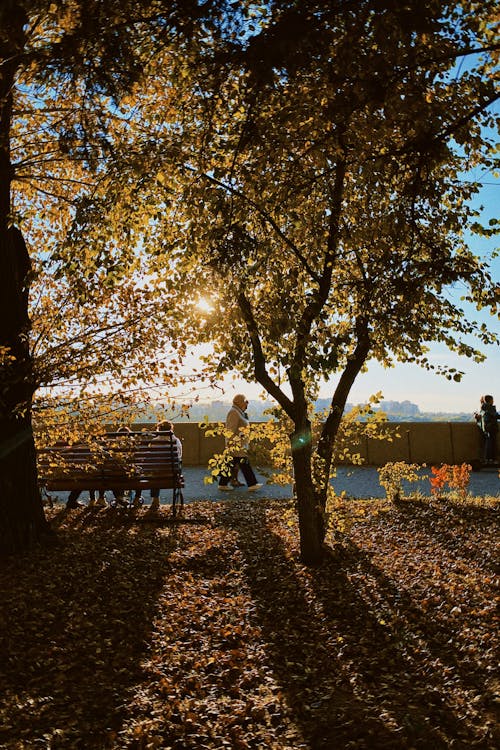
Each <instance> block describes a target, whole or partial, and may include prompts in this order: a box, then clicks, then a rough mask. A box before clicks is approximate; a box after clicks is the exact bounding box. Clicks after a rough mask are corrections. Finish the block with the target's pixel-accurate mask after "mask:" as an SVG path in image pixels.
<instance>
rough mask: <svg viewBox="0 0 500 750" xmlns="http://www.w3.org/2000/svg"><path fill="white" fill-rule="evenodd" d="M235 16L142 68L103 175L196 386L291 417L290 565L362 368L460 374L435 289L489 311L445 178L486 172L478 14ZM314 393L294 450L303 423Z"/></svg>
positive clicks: (454, 335) (489, 26)
mask: <svg viewBox="0 0 500 750" xmlns="http://www.w3.org/2000/svg"><path fill="white" fill-rule="evenodd" d="M237 6H238V7H237V11H238V12H237V13H236V14H235V15H234V16H233V17H232V18H231V21H230V22H229V21H228V19H227V18H226V19H225V21H224V22H223V23H222V24H221V25H220V26H219V34H218V35H207V38H205V39H201V40H199V43H198V44H196V45H192V44H186V45H185V46H180V47H179V49H178V50H172V49H169V50H163V51H161V52H159V53H158V54H157V55H155V56H154V57H153V58H152V59H151V60H150V61H149V64H148V65H147V66H145V68H144V76H143V78H141V82H140V84H139V88H138V89H137V90H136V96H135V97H134V99H133V104H131V105H130V108H129V113H128V114H129V118H128V121H127V124H128V129H127V131H126V132H125V131H123V132H121V133H120V139H119V143H118V146H117V152H118V151H119V150H120V149H121V152H122V158H121V159H118V162H117V163H116V164H118V165H119V166H116V164H115V167H114V171H113V172H110V173H109V174H108V177H107V179H108V180H109V185H113V184H114V185H119V186H120V190H121V191H124V192H122V197H123V198H124V202H125V204H126V205H127V207H128V209H129V210H131V211H133V213H134V215H135V217H136V221H141V222H142V225H143V232H142V235H141V236H142V242H143V248H144V251H145V254H146V255H147V258H148V263H149V269H150V272H151V273H152V274H154V275H155V276H156V277H157V278H158V279H159V280H161V288H162V296H163V299H164V300H165V301H166V302H167V304H168V308H169V310H170V311H171V312H172V313H173V314H175V317H176V318H177V319H179V320H182V335H183V338H184V340H187V341H193V342H200V341H205V342H211V343H212V346H213V351H212V353H211V354H210V356H209V357H207V365H208V366H209V367H210V369H211V370H212V371H213V372H215V373H216V374H222V373H224V372H226V371H228V370H231V369H236V370H237V371H238V372H240V373H241V374H242V375H243V376H244V377H246V378H247V379H255V380H257V381H258V382H259V383H260V384H261V385H262V386H263V387H264V388H265V389H266V391H267V392H268V393H269V394H270V395H271V396H273V397H274V398H275V399H276V401H277V402H278V404H279V405H280V406H281V407H282V409H283V410H284V412H285V413H286V414H287V415H288V417H289V418H290V419H291V420H292V422H293V424H294V435H293V436H292V452H293V454H294V460H295V470H296V482H297V492H298V507H299V517H300V518H301V533H303V535H304V544H303V547H302V553H303V555H304V558H305V559H308V560H309V561H311V560H313V559H317V558H318V557H319V556H320V549H319V545H320V544H321V540H322V535H323V530H322V529H323V526H322V524H323V522H322V511H323V510H324V508H325V504H326V497H327V488H328V478H329V472H330V464H331V457H332V449H333V444H334V441H335V436H336V433H337V430H338V426H339V422H340V419H341V415H342V412H343V408H344V406H345V402H346V399H347V396H348V394H349V390H350V388H351V386H352V384H353V382H354V380H355V378H356V376H357V375H358V373H359V372H360V371H361V370H362V369H363V368H364V367H365V366H366V363H367V362H368V361H369V360H370V359H373V358H374V359H377V360H378V361H380V362H381V363H383V364H384V365H390V363H391V362H393V361H394V360H399V361H403V362H404V361H406V362H407V361H412V362H417V363H419V364H421V365H422V366H424V367H427V368H431V367H433V365H432V364H431V363H430V362H429V360H428V359H427V357H426V354H427V351H428V345H429V343H430V342H432V341H439V342H443V343H445V344H446V345H447V346H448V347H449V348H450V349H452V350H454V351H457V352H458V353H460V354H463V355H465V356H469V357H474V358H476V359H477V360H478V361H480V360H481V357H482V355H481V353H480V351H479V349H478V348H477V346H474V345H473V344H471V339H470V336H471V335H475V336H476V337H477V340H478V344H479V346H480V344H481V342H482V343H486V342H491V340H492V332H491V331H488V330H487V328H486V326H485V325H484V324H479V323H475V322H474V321H473V320H471V319H469V317H468V316H465V314H464V311H463V309H462V306H461V304H460V303H459V302H457V298H456V296H452V295H451V294H450V290H451V289H453V288H455V287H456V286H457V285H460V286H461V288H462V289H463V298H464V299H466V300H468V301H470V302H472V303H473V304H475V305H476V306H477V307H478V308H484V307H487V308H489V309H490V310H491V312H492V313H495V312H496V305H497V303H498V286H497V284H496V283H495V281H494V280H493V279H492V277H491V274H490V272H489V268H488V263H487V260H485V259H484V258H481V257H479V255H478V254H477V253H475V252H474V248H473V246H472V243H471V242H470V241H469V240H468V239H467V235H466V232H467V231H470V230H471V229H472V228H474V226H475V228H476V229H477V228H478V225H477V219H478V216H477V214H476V212H475V211H474V210H473V208H472V207H471V202H470V200H471V198H472V197H473V196H474V195H475V194H476V193H477V191H478V188H479V185H478V183H477V182H474V181H473V180H469V179H468V178H467V177H464V175H467V173H468V172H469V171H470V169H471V168H473V167H478V166H481V167H482V168H483V169H484V170H490V169H493V168H494V165H495V163H496V153H495V147H496V142H497V132H498V116H497V115H495V114H494V109H493V107H492V105H493V104H494V103H495V102H496V101H497V100H498V97H499V92H498V49H499V45H498V43H497V42H496V37H495V30H496V29H497V27H498V21H497V18H496V9H495V4H494V3H492V2H485V3H481V4H478V3H475V2H465V1H464V2H455V3H452V4H449V3H444V2H438V3H432V4H430V3H426V4H424V5H423V6H422V4H421V3H419V2H410V3H405V4H404V6H402V5H401V4H400V3H392V2H378V1H375V0H367V1H366V2H361V3H360V2H356V3H350V2H341V3H329V4H324V3H318V2H309V1H307V2H300V3H296V2H275V3H268V4H265V5H263V6H259V7H258V8H257V7H256V6H254V5H253V4H251V3H248V4H247V3H244V2H242V3H238V4H237ZM104 184H106V185H107V183H106V181H104ZM115 190H116V188H115ZM106 191H107V194H109V192H108V191H109V188H108V186H106ZM102 206H103V204H101V206H100V208H98V209H97V210H98V211H100V212H101V216H102V214H103V212H104V210H105V209H103V207H102ZM99 225H100V222H99ZM82 227H83V225H82ZM82 227H80V231H81V229H82ZM111 233H112V230H111ZM199 298H206V299H208V300H210V304H211V306H212V311H211V312H208V313H207V314H205V315H204V316H201V315H200V310H199V309H198V308H197V307H196V305H194V304H192V303H193V302H195V301H196V300H197V299H199ZM493 338H494V337H493ZM494 340H496V339H494ZM441 371H442V372H443V374H445V375H446V376H447V377H451V378H456V379H458V378H460V373H459V372H457V371H456V370H453V369H452V370H447V369H446V368H445V367H443V368H442V370H441ZM332 376H334V377H335V378H336V385H335V387H334V388H333V391H332V402H331V409H330V413H329V414H328V416H327V418H326V421H325V425H324V428H323V431H322V434H321V437H320V439H319V441H318V444H317V445H314V446H313V445H312V444H311V440H312V437H311V429H310V410H309V406H310V403H311V399H312V398H313V397H314V395H315V394H316V392H317V388H318V384H319V382H320V379H321V378H325V379H328V378H330V377H332ZM314 454H315V455H316V456H317V457H319V458H320V459H321V461H320V462H319V463H318V462H316V463H315V466H316V469H315V470H314V472H313V470H312V458H313V455H314ZM318 466H319V467H320V468H319V469H318ZM307 528H309V532H307V531H306V529H307ZM311 529H312V530H311ZM306 536H307V537H308V539H309V541H305V538H306ZM311 540H312V541H311Z"/></svg>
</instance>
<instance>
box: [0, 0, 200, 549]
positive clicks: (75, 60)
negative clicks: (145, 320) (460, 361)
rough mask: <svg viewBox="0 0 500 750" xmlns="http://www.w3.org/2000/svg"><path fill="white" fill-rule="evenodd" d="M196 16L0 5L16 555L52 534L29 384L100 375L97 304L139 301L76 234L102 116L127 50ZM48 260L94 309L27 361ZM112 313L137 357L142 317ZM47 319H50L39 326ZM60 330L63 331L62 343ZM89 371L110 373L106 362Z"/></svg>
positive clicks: (92, 181)
mask: <svg viewBox="0 0 500 750" xmlns="http://www.w3.org/2000/svg"><path fill="white" fill-rule="evenodd" d="M202 19H203V8H201V9H200V8H199V7H198V3H196V2H195V0H193V2H177V0H165V2H159V3H158V2H155V1H152V2H151V3H148V2H142V1H140V0H123V1H122V0H120V1H119V2H118V0H69V2H68V1H67V0H55V2H53V1H51V0H29V2H28V0H5V2H3V3H2V6H1V8H0V278H1V279H2V284H3V294H2V315H1V316H0V321H1V322H0V551H2V552H11V551H15V550H19V549H24V548H26V547H28V546H30V545H31V544H32V543H33V542H34V541H36V540H37V539H39V538H40V537H41V536H43V534H44V533H45V531H46V530H47V527H46V523H45V519H44V515H43V510H42V504H41V500H40V496H39V492H38V487H37V475H36V461H35V459H36V456H35V447H34V441H33V429H32V402H33V396H34V393H35V391H36V389H37V388H39V387H40V385H44V384H47V382H48V380H47V372H48V371H49V369H50V371H51V375H50V377H49V380H50V378H52V381H51V382H54V381H58V379H60V378H61V377H62V375H63V373H66V376H68V373H70V375H71V377H72V378H73V380H75V379H78V378H79V377H80V379H81V378H82V377H83V379H84V380H88V374H89V372H92V370H91V368H94V370H93V372H94V373H95V372H96V370H95V368H96V357H97V353H96V343H97V342H98V341H99V339H101V344H102V337H103V335H104V331H105V328H104V327H103V326H102V324H101V322H100V321H98V320H96V317H97V312H98V309H102V308H100V305H99V304H98V302H99V303H101V302H102V303H104V304H107V305H108V310H109V303H110V302H112V303H113V302H116V303H117V304H118V300H120V299H121V301H120V305H121V306H122V307H123V304H124V302H125V301H126V299H127V293H126V292H127V291H129V292H130V294H129V295H128V302H129V304H131V303H134V304H135V301H136V298H137V297H138V294H137V289H135V291H131V290H133V285H132V284H130V285H128V286H127V287H126V284H125V282H124V279H125V277H126V274H125V272H124V262H125V261H124V260H123V259H122V263H121V266H120V264H119V263H116V262H115V259H114V257H113V252H112V248H111V249H110V248H106V251H105V253H104V256H103V255H102V252H101V251H102V246H99V245H98V244H97V245H96V246H94V247H92V248H90V247H88V244H89V243H87V245H85V241H84V240H83V241H82V238H79V239H80V242H79V244H77V243H75V241H74V238H72V237H71V234H70V233H69V232H70V227H71V222H72V220H73V219H74V217H75V211H76V206H77V200H78V201H79V209H80V210H81V209H82V205H83V204H84V202H85V196H87V198H88V195H89V193H90V192H91V191H92V190H93V189H94V188H95V185H96V183H98V180H99V173H100V169H101V168H102V164H103V163H104V161H105V158H106V156H107V155H109V143H108V140H107V137H106V131H107V127H108V121H109V120H110V119H112V117H113V114H114V113H115V112H116V111H117V107H118V103H119V101H120V99H121V97H122V96H124V95H125V93H126V92H127V91H129V90H130V89H131V87H132V86H133V84H134V82H135V81H137V79H138V77H139V74H140V72H141V69H142V68H141V64H140V62H139V60H138V58H137V56H136V52H135V51H136V48H140V49H141V50H142V51H143V52H144V53H147V54H151V53H152V51H153V50H155V49H156V48H161V47H165V46H168V45H169V44H171V40H172V38H173V37H174V36H175V35H177V34H183V33H184V34H191V33H192V29H193V26H195V25H196V23H197V22H198V21H200V22H201V20H202ZM21 229H22V231H21ZM66 235H67V236H66ZM72 240H73V241H72ZM82 246H83V251H82ZM77 248H79V250H80V254H79V255H77V253H76V249H77ZM85 250H86V251H87V252H85ZM77 258H78V259H79V261H80V266H78V264H77V262H76V260H77ZM97 259H99V260H97ZM129 261H130V259H129ZM130 262H132V261H130ZM44 264H45V265H44ZM51 264H52V265H51ZM54 264H55V265H56V266H58V269H57V271H56V275H55V277H54V278H55V279H56V280H59V282H60V286H61V287H62V286H63V278H66V279H68V280H70V279H71V283H70V284H69V287H71V290H72V293H73V294H74V296H75V298H74V301H73V310H76V309H79V310H80V312H81V310H82V309H84V305H85V303H88V301H89V299H90V300H91V302H90V305H91V306H92V307H93V309H88V308H87V312H88V315H87V319H86V322H87V323H88V326H87V328H86V327H85V324H84V323H85V321H84V320H81V319H80V320H79V319H78V318H75V317H73V318H72V319H70V320H68V319H66V320H64V319H63V317H62V315H61V313H62V310H61V309H60V310H59V317H57V316H56V318H55V319H57V320H58V322H59V326H58V328H57V329H56V330H54V329H52V330H50V331H48V333H49V334H50V335H49V337H47V336H46V337H45V338H44V342H45V343H44V348H43V350H42V351H41V352H40V353H39V355H38V354H37V355H36V356H37V359H36V360H35V359H34V352H33V350H32V349H31V348H30V345H31V344H33V345H34V346H35V347H38V348H39V347H40V346H41V342H42V339H41V338H40V337H39V333H40V328H37V329H35V330H33V331H30V328H31V322H30V317H29V314H28V305H29V296H30V285H31V281H32V279H33V278H34V277H33V274H36V275H37V281H38V282H40V279H41V276H40V269H42V271H43V268H44V267H45V269H47V268H50V270H52V271H53V269H54ZM82 272H83V273H82ZM46 278H47V277H46ZM103 279H104V281H105V282H106V283H104V286H103ZM99 284H101V289H100V291H101V292H104V293H106V292H107V293H108V296H109V297H110V298H112V299H110V300H109V299H108V301H107V302H106V299H105V298H104V297H105V294H104V295H101V296H100V298H99V300H97V299H96V298H95V296H94V297H93V298H92V297H90V291H91V290H92V286H93V287H94V291H95V288H96V285H99ZM118 286H120V287H122V288H121V289H118ZM69 287H68V288H69ZM125 287H126V289H125ZM54 289H55V290H56V293H57V294H59V299H61V298H62V296H63V292H64V290H63V289H62V288H59V289H58V287H57V285H56V287H54ZM32 291H33V290H32ZM134 295H135V297H134ZM144 298H147V295H142V299H143V300H144ZM41 299H42V302H43V303H44V304H45V306H46V309H47V307H50V304H48V303H47V300H48V297H47V296H45V297H43V295H42V298H41ZM53 302H54V297H53V298H52V303H51V304H52V305H53ZM145 312H146V311H145V310H143V314H145ZM113 315H114V316H115V317H114V318H113V323H112V324H111V325H110V328H109V329H108V339H107V343H108V345H110V343H111V342H113V343H114V342H115V341H117V340H118V339H120V346H119V349H118V348H116V347H115V348H113V347H110V349H109V351H108V353H109V355H111V356H112V355H113V354H115V353H116V352H117V351H118V350H119V352H120V355H122V356H123V355H127V354H128V355H129V356H139V348H140V347H139V346H138V339H137V324H138V319H137V315H135V314H134V312H133V311H132V310H131V309H129V311H128V313H127V314H125V315H124V316H122V318H121V320H120V321H119V320H118V318H117V315H118V309H117V307H116V306H115V308H114V311H113ZM92 317H93V320H91V318H92ZM47 322H48V319H47V318H45V319H44V326H45V328H47ZM78 323H80V324H81V325H80V327H79V330H78V332H76V331H75V329H76V328H77V327H78V326H77V324H78ZM108 324H109V321H108ZM63 328H64V329H65V330H66V333H67V334H68V336H69V338H68V337H67V338H66V339H64V335H65V334H64V333H63V330H62V329H63ZM111 330H112V331H113V339H111V337H110V331H111ZM150 330H151V329H150ZM46 332H47V331H46ZM127 337H128V341H127ZM50 339H51V340H50ZM148 343H149V344H150V345H151V346H152V349H153V350H154V346H153V343H154V341H153V340H147V339H146V337H145V342H144V345H145V347H146V348H147V345H148ZM134 345H135V346H134ZM116 346H118V344H117V345H116ZM101 350H102V346H101ZM61 351H64V356H63V357H61V356H59V358H58V361H57V362H55V361H54V355H56V354H59V355H60V353H61ZM132 353H133V354H132ZM49 354H50V358H51V362H50V367H48V362H47V358H48V356H49ZM75 354H77V355H78V357H77V360H75ZM110 362H111V360H109V361H108V368H107V369H108V371H109V370H111V372H112V373H115V374H116V372H117V370H118V369H120V367H119V362H120V359H119V358H116V361H115V362H114V363H112V365H111V368H110V367H109V364H110ZM129 364H133V360H132V362H130V361H129ZM79 368H80V369H79ZM82 368H83V369H82ZM98 369H99V371H103V370H106V366H105V363H104V364H103V362H102V358H101V360H100V361H99V366H98ZM153 369H154V367H153Z"/></svg>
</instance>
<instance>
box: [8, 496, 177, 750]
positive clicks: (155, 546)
mask: <svg viewBox="0 0 500 750" xmlns="http://www.w3.org/2000/svg"><path fill="white" fill-rule="evenodd" d="M109 518H110V522H109V524H108V525H103V524H101V525H100V526H99V527H95V528H93V529H92V533H91V534H87V535H86V534H83V533H82V532H83V529H84V528H85V527H86V525H87V524H89V523H91V513H90V512H89V511H83V510H82V511H78V512H77V513H75V514H73V516H72V517H71V520H70V521H69V522H68V523H66V524H65V525H64V523H63V522H64V521H65V520H67V519H66V514H65V513H64V511H62V512H61V514H60V515H59V519H57V518H56V522H57V520H59V521H60V522H61V523H63V525H64V529H63V530H60V532H59V542H58V543H57V544H56V545H55V546H54V547H52V548H51V549H50V550H47V549H39V550H37V551H35V552H33V553H32V554H30V555H29V556H28V555H26V556H23V557H16V558H12V559H9V560H6V561H4V565H3V568H2V572H1V575H2V577H3V576H5V577H6V579H4V580H7V579H8V581H9V583H8V586H5V587H4V588H5V589H8V596H7V594H6V593H4V594H3V599H2V606H1V615H0V652H1V654H2V666H1V667H0V694H1V698H0V705H2V711H3V715H4V716H8V722H4V723H3V726H2V727H1V728H0V746H2V747H5V746H6V744H5V745H4V744H3V742H4V741H5V743H7V742H8V741H9V740H10V741H12V740H13V738H16V741H17V743H18V744H16V745H15V747H19V748H21V747H22V748H28V747H45V748H59V747H61V748H62V747H64V748H67V747H71V748H105V747H107V738H108V737H109V738H112V737H114V736H115V735H116V732H117V731H119V730H120V728H121V726H122V722H123V720H124V718H125V717H124V712H123V706H124V704H125V703H126V698H127V695H128V693H129V691H130V690H131V689H132V688H133V686H134V684H135V682H136V680H137V679H139V676H140V662H141V659H142V658H143V656H144V651H145V643H146V642H147V640H148V638H149V633H150V629H151V623H152V619H153V618H154V614H155V606H156V594H157V591H158V590H159V589H160V587H161V586H162V583H163V581H164V579H165V575H166V574H167V573H168V570H169V562H168V556H169V552H170V550H171V549H172V547H173V546H174V545H175V544H176V539H175V527H174V529H173V530H172V531H171V533H169V534H164V535H162V536H161V537H160V538H159V537H158V535H155V532H154V530H151V531H150V532H148V531H147V530H145V529H144V528H142V529H141V533H136V532H135V531H134V529H133V528H127V527H126V526H124V525H123V520H122V519H121V518H120V517H119V516H116V515H115V516H113V513H112V512H111V513H110V515H109ZM77 549H78V550H79V552H78V555H76V554H75V550H77ZM82 552H83V554H82ZM77 561H78V562H77ZM27 584H28V585H27ZM10 746H11V745H9V747H10Z"/></svg>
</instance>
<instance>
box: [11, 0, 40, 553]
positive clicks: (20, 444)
mask: <svg viewBox="0 0 500 750" xmlns="http://www.w3.org/2000/svg"><path fill="white" fill-rule="evenodd" d="M25 22H26V18H25V14H24V11H23V9H22V7H21V6H20V5H19V3H16V2H12V0H10V1H9V0H7V3H6V4H5V5H4V6H3V7H2V10H1V12H0V63H1V65H0V279H1V284H2V294H1V295H0V300H1V302H0V552H1V553H11V552H16V551H20V550H23V549H26V548H27V547H29V546H31V545H32V544H33V542H35V541H37V540H38V539H39V538H40V536H41V535H42V534H43V532H44V531H45V530H46V529H47V523H46V520H45V517H44V513H43V507H42V502H41V497H40V492H39V490H38V484H37V471H36V456H35V446H34V442H33V430H32V424H31V403H32V397H33V389H34V385H33V366H32V359H31V356H30V352H29V344H28V333H29V315H28V289H29V276H30V259H29V255H28V251H27V249H26V245H25V242H24V239H23V237H22V234H21V232H20V231H19V230H18V229H16V228H15V227H13V226H11V222H12V219H11V181H12V171H13V170H12V164H11V159H10V128H11V122H12V91H13V86H14V82H15V77H16V74H17V72H18V71H17V67H18V65H19V63H18V60H19V54H20V52H21V51H22V48H23V41H24V36H23V26H24V24H25ZM16 61H17V62H16Z"/></svg>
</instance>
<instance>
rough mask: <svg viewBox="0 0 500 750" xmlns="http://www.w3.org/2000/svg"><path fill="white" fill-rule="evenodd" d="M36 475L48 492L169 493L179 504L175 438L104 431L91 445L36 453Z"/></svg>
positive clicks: (181, 479) (180, 484) (50, 448)
mask: <svg viewBox="0 0 500 750" xmlns="http://www.w3.org/2000/svg"><path fill="white" fill-rule="evenodd" d="M38 466H39V477H40V479H41V481H42V482H43V484H45V486H46V488H47V489H48V490H88V489H94V490H106V489H111V490H113V489H115V490H142V489H155V488H162V489H172V490H173V499H172V506H173V510H174V512H175V503H176V500H177V499H179V500H180V502H181V504H182V503H183V497H182V492H181V490H182V488H183V487H184V477H183V476H182V473H181V462H180V460H179V456H178V453H177V446H176V444H175V441H174V440H171V439H168V438H165V439H164V440H161V441H160V440H154V433H152V434H151V435H141V436H140V437H136V436H134V435H133V434H132V435H128V434H127V435H125V436H124V434H123V433H108V434H107V435H106V436H104V437H103V438H102V439H101V440H99V441H97V440H96V441H95V443H93V444H91V445H84V444H73V445H61V446H58V445H56V446H48V447H45V448H41V449H39V451H38Z"/></svg>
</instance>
